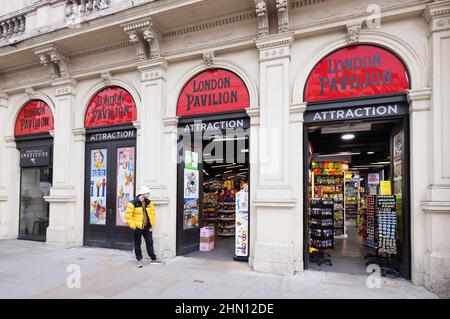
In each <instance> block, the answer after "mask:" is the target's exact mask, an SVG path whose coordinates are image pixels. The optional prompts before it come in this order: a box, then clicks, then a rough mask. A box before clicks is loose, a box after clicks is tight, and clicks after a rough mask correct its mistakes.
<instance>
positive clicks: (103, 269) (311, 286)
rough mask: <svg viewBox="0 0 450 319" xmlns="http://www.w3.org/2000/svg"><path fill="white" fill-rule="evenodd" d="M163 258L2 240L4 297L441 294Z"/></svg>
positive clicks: (336, 276)
mask: <svg viewBox="0 0 450 319" xmlns="http://www.w3.org/2000/svg"><path fill="white" fill-rule="evenodd" d="M164 263H165V264H164V265H161V266H156V265H151V264H150V260H149V259H148V258H147V259H145V260H144V268H141V269H138V268H137V264H136V260H135V258H134V256H133V255H132V253H131V252H130V251H121V250H113V249H102V248H90V247H76V248H69V249H64V248H54V247H49V246H47V245H46V244H45V243H38V242H29V241H21V240H3V241H0V298H37V299H41V298H68V299H70V298H80V299H94V298H106V299H109V298H125V299H128V298H129V299H135V298H149V299H157V298H182V299H183V298H193V299H214V298H231V299H238V298H239V299H242V298H249V299H273V298H289V299H304V298H321V299H327V298H344V299H350V298H358V299H359V298H375V299H379V298H388V299H390V298H402V299H403V298H404V299H409V298H427V299H428V298H438V296H436V295H435V294H433V293H430V292H429V291H427V290H426V289H425V288H424V287H421V286H415V285H413V284H412V283H411V282H409V281H407V280H404V279H389V278H380V280H379V288H369V287H368V285H367V278H368V275H364V274H345V273H334V272H328V271H314V270H308V271H303V272H299V273H297V274H296V275H292V276H286V275H279V274H270V273H269V274H268V273H258V272H254V271H252V269H251V267H249V265H248V264H247V263H242V262H235V261H226V260H220V259H218V258H209V259H208V258H204V257H203V256H202V255H201V254H194V256H189V257H185V256H182V257H174V258H167V259H165V260H164ZM78 270H79V276H78ZM78 282H79V286H80V287H79V288H76V285H74V284H75V283H78ZM68 283H69V285H68ZM74 286H75V288H74Z"/></svg>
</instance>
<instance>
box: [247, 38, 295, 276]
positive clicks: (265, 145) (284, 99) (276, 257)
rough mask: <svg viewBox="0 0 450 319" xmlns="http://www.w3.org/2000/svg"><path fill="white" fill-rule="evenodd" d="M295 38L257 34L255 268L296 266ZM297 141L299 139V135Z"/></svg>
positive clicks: (291, 269) (290, 269) (270, 269)
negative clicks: (292, 57) (293, 181)
mask: <svg viewBox="0 0 450 319" xmlns="http://www.w3.org/2000/svg"><path fill="white" fill-rule="evenodd" d="M293 41H294V37H293V34H292V33H284V34H278V35H273V36H267V37H264V38H260V39H258V40H256V46H257V48H258V50H259V52H260V129H259V134H258V135H259V136H258V138H259V140H258V146H259V154H258V165H259V172H258V185H256V187H253V190H254V192H255V194H254V200H253V205H254V206H255V210H256V212H255V214H256V225H255V226H254V227H253V236H255V235H256V238H255V239H254V240H255V244H254V245H253V249H254V265H253V267H254V269H255V270H256V271H265V272H266V271H267V272H281V273H289V274H292V273H293V272H294V255H295V247H294V232H297V231H301V229H298V227H299V225H294V224H293V223H292V219H293V218H294V217H295V216H296V214H300V211H298V210H296V209H295V208H296V205H297V200H296V199H295V198H294V197H293V187H292V185H291V182H290V178H289V174H290V173H291V172H290V171H289V156H290V152H289V135H290V132H289V106H290V103H289V101H290V95H289V91H290V90H289V83H290V74H289V73H290V72H289V67H290V54H291V53H290V49H291V45H292V42H293ZM298 143H299V144H300V145H301V138H299V139H298ZM299 165H301V163H299ZM255 231H256V234H255V233H254V232H255Z"/></svg>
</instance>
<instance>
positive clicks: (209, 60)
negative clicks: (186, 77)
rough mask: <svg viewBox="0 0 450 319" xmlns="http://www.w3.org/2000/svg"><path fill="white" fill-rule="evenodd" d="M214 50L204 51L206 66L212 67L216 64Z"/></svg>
mask: <svg viewBox="0 0 450 319" xmlns="http://www.w3.org/2000/svg"><path fill="white" fill-rule="evenodd" d="M214 58H215V57H214V52H207V53H203V61H204V62H205V65H206V67H208V68H211V67H213V66H214Z"/></svg>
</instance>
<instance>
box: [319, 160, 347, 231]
mask: <svg viewBox="0 0 450 319" xmlns="http://www.w3.org/2000/svg"><path fill="white" fill-rule="evenodd" d="M313 166H316V168H315V172H316V173H317V174H315V175H314V196H315V197H318V198H319V197H320V198H325V199H332V200H333V201H334V236H343V235H344V234H345V225H344V218H345V213H344V172H343V171H342V167H343V166H342V163H316V162H314V163H313ZM317 166H323V168H319V167H317ZM330 169H331V171H330ZM330 173H333V175H328V174H330Z"/></svg>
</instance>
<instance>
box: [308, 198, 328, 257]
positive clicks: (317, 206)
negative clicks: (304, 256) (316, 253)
mask: <svg viewBox="0 0 450 319" xmlns="http://www.w3.org/2000/svg"><path fill="white" fill-rule="evenodd" d="M309 214H310V246H311V247H314V248H317V249H326V248H333V247H334V231H333V228H334V201H333V199H329V198H322V199H321V198H313V199H311V208H310V211H309Z"/></svg>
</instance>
